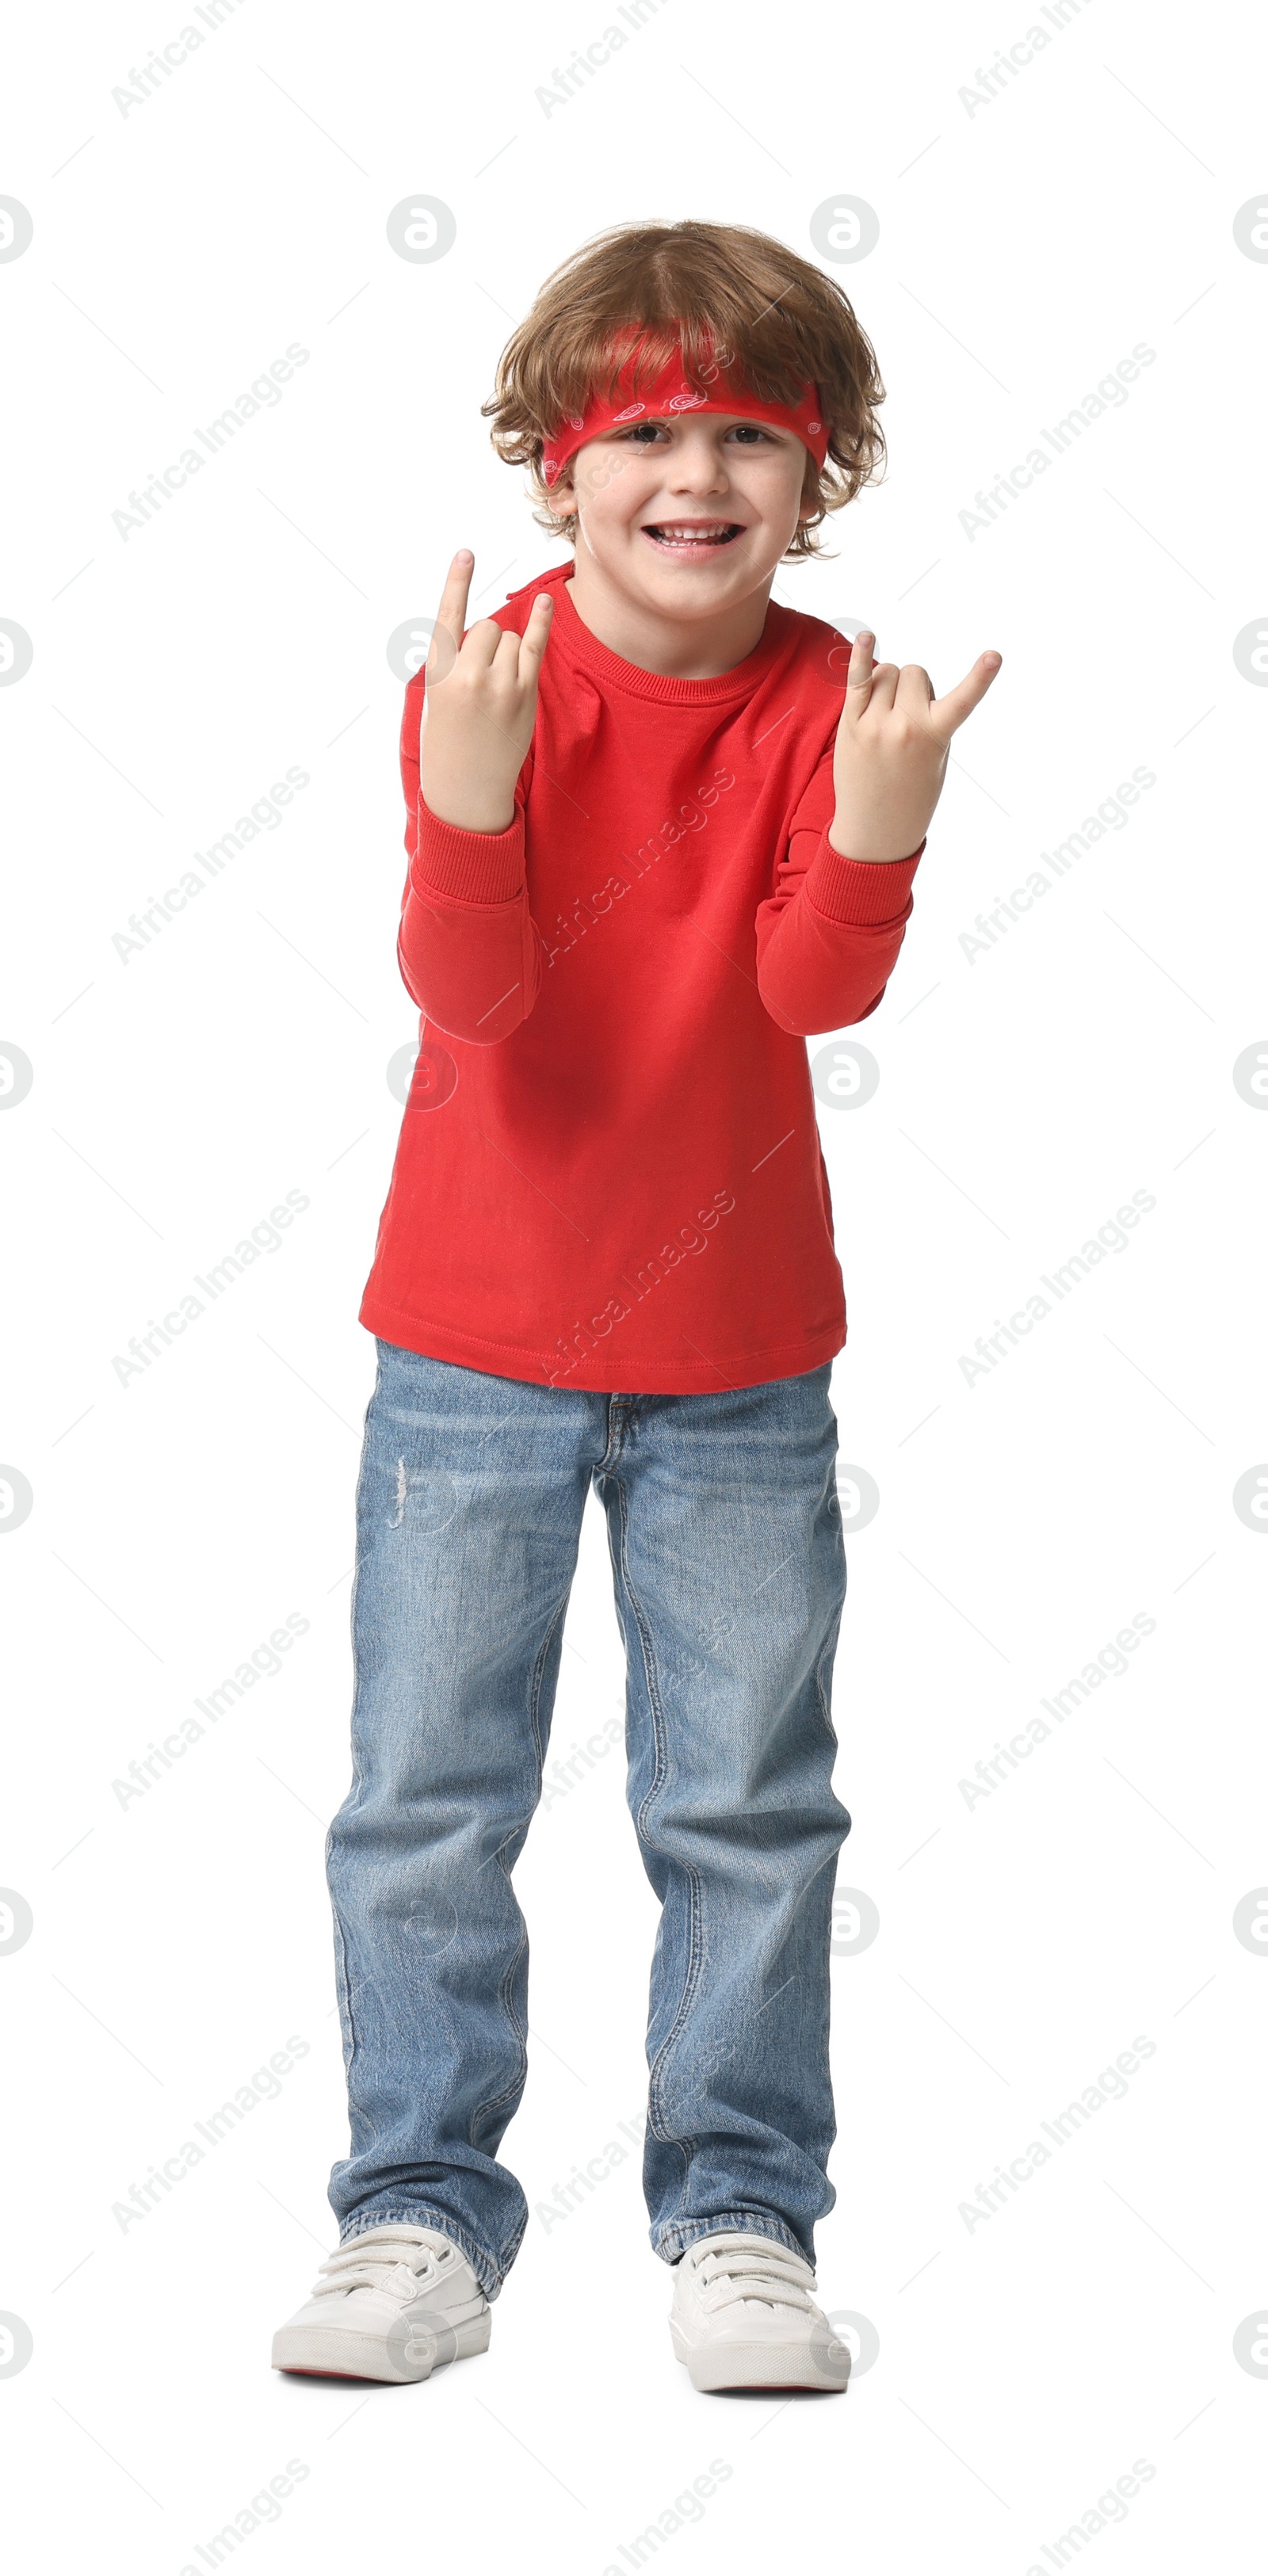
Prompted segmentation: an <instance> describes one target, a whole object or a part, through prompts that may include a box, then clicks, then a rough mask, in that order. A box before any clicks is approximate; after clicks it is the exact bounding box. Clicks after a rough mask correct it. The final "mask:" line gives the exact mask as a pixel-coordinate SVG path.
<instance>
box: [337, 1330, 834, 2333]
mask: <svg viewBox="0 0 1268 2576" xmlns="http://www.w3.org/2000/svg"><path fill="white" fill-rule="evenodd" d="M830 1378H831V1367H830V1365H825V1366H823V1367H821V1368H817V1369H812V1370H811V1371H810V1372H809V1373H808V1374H807V1375H805V1376H802V1377H790V1378H777V1379H772V1380H770V1381H769V1382H767V1383H766V1384H765V1385H761V1386H749V1387H739V1388H736V1389H733V1390H727V1391H723V1392H722V1393H720V1394H711V1395H647V1394H630V1395H605V1394H594V1393H590V1392H588V1391H587V1390H585V1389H584V1388H579V1387H578V1388H574V1389H571V1390H570V1389H568V1388H564V1387H549V1386H535V1385H532V1384H531V1383H528V1382H524V1381H521V1380H520V1379H517V1378H505V1377H494V1376H486V1375H485V1374H484V1372H483V1371H478V1370H474V1369H467V1368H459V1367H455V1366H454V1365H453V1364H452V1363H450V1362H449V1361H446V1360H433V1359H426V1358H423V1357H421V1356H420V1355H419V1354H418V1353H417V1352H414V1351H408V1350H401V1349H399V1348H397V1347H396V1345H395V1344H393V1343H390V1342H384V1341H380V1342H379V1344H378V1376H377V1379H376V1383H375V1388H374V1392H373V1395H372V1397H371V1399H370V1404H369V1407H368V1410H367V1414H366V1426H365V1448H364V1454H363V1458H362V1465H361V1475H360V1481H359V1485H358V1490H357V1568H356V1577H355V1582H354V1587H353V1602H352V1626H353V1646H354V1655H355V1671H356V1689H355V1700H354V1707H353V1720H352V1750H353V1782H352V1787H351V1789H350V1791H349V1794H348V1797H347V1798H346V1800H345V1802H344V1804H343V1806H342V1807H341V1808H340V1810H339V1813H338V1815H337V1816H336V1817H335V1820H334V1823H333V1824H332V1826H331V1829H330V1834H329V1839H328V1842H327V1865H328V1875H329V1882H330V1892H331V1900H332V1903H333V1907H334V1916H335V1958H336V1971H337V1980H338V1989H339V2003H340V2011H341V2014H342V2020H343V2041H344V2062H345V2066H346V2069H347V2078H348V2095H349V2113H350V2125H351V2153H350V2155H349V2156H348V2157H347V2158H345V2159H344V2160H343V2161H342V2162H340V2163H338V2164H336V2165H335V2167H334V2169H333V2171H332V2174H331V2180H330V2198H331V2203H332V2206H333V2208H334V2211H335V2214H336V2216H337V2218H338V2219H339V2222H340V2237H341V2241H342V2242H346V2241H347V2240H348V2239H349V2238H350V2237H353V2236H356V2235H358V2234H360V2233H361V2232H362V2231H363V2230H364V2229H366V2228H368V2227H376V2226H381V2225H383V2224H384V2223H385V2222H386V2221H388V2220H405V2221H409V2222H412V2223H414V2224H418V2225H425V2226H431V2227H438V2228H440V2229H442V2230H443V2231H444V2232H445V2233H446V2234H447V2235H449V2236H452V2237H453V2238H455V2239H456V2241H457V2243H458V2244H459V2245H460V2246H461V2247H462V2249H463V2252H464V2253H465V2254H466V2256H467V2258H468V2260H469V2261H470V2263H471V2264H472V2266H473V2268H474V2270H475V2272H476V2273H477V2275H478V2277H479V2279H480V2281H481V2282H482V2284H483V2286H484V2289H485V2291H486V2293H487V2294H488V2295H489V2296H490V2297H496V2295H497V2292H498V2290H499V2289H500V2287H501V2285H502V2281H503V2279H504V2277H505V2274H506V2271H507V2268H508V2265H509V2264H510V2263H511V2262H512V2260H513V2258H514V2256H515V2253H516V2251H517V2249H518V2247H519V2244H520V2240H521V2238H522V2236H523V2233H524V2228H525V2225H526V2223H527V2218H528V2209H527V2204H526V2201H525V2198H524V2194H523V2192H522V2190H521V2189H520V2186H519V2184H518V2182H517V2181H516V2180H515V2177H514V2175H513V2174H512V2173H510V2172H509V2171H508V2169H507V2167H506V2166H505V2165H503V2164H500V2163H499V2161H498V2152H497V2151H498V2147H499V2145H500V2143H501V2139H502V2136H503V2132H504V2131H505V2129H506V2127H507V2123H508V2122H509V2120H510V2119H511V2116H512V2114H513V2112H514V2111H515V2109H516V2107H517V2105H518V2103H519V2100H520V2096H521V2093H522V2092H523V2088H524V2079H525V2074H526V2071H527V2052H526V2046H525V2034H526V2023H527V1988H528V1940H527V1934H526V1930H525V1924H524V1917H523V1915H522V1913H521V1911H520V1907H519V1905H518V1903H517V1901H516V1896H515V1890H514V1886H513V1883H512V1875H511V1873H512V1870H513V1868H514V1865H515V1862H516V1860H517V1858H518V1856H519V1853H520V1851H521V1850H522V1848H523V1845H524V1841H525V1837H526V1835H527V1833H528V1828H529V1823H530V1821H531V1818H532V1815H533V1810H534V1808H535V1807H536V1805H537V1802H538V1799H539V1797H540V1794H541V1783H542V1764H543V1759H544V1757H545V1752H546V1745H547V1739H548V1735H549V1730H550V1718H551V1709H552V1705H553V1702H554V1696H555V1685H556V1681H557V1678H558V1673H559V1662H560V1654H561V1650H562V1643H563V1626H564V1613H565V1611H566V1609H567V1606H568V1595H569V1590H570V1587H571V1583H572V1578H573V1572H574V1569H575V1566H576V1559H577V1546H578V1539H579V1534H580V1529H581V1519H582V1513H583V1510H584V1506H585V1500H586V1495H587V1492H588V1491H589V1489H590V1486H591V1485H592V1484H593V1486H594V1488H595V1491H596V1493H597V1494H598V1496H599V1499H600V1501H601V1502H602V1504H603V1508H604V1511H605V1513H606V1516H607V1525H608V1541H609V1548H610V1553H611V1559H612V1570H613V1579H614V1585H615V1593H616V1608H617V1617H618V1620H619V1624H620V1629H621V1634H622V1637H623V1640H624V1644H625V1653H626V1670H627V1709H626V1747H627V1755H628V1784H627V1786H628V1797H629V1804H630V1810H631V1813H632V1815H633V1819H634V1828H635V1832H636V1833H637V1836H638V1841H639V1849H640V1852H641V1854H642V1859H643V1865H644V1868H645V1869H646V1872H647V1875H648V1878H649V1879H650V1881H651V1884H652V1886H653V1888H654V1890H655V1892H656V1895H657V1897H658V1898H659V1900H660V1905H661V1915H660V1923H659V1927H658V1931H657V1936H656V1942H655V1950H654V1955H653V1960H652V1971H651V2006H650V2018H649V2023H648V2031H647V2057H648V2066H649V2069H650V2081H649V2089H648V2109H647V2128H646V2140H645V2152H644V2161H643V2184H644V2191H645V2195H646V2200H647V2206H648V2210H649V2213H650V2217H651V2240H652V2244H653V2246H654V2247H655V2249H656V2251H657V2253H658V2254H660V2255H662V2256H663V2257H664V2259H665V2260H666V2261H667V2262H671V2263H672V2262H675V2261H677V2259H678V2257H679V2256H680V2255H681V2254H682V2252H683V2250H684V2248H685V2247H686V2246H688V2245H690V2244H691V2243H693V2242H694V2240H695V2239H696V2238H697V2237H700V2236H707V2235H711V2234H713V2233H714V2232H715V2231H716V2230H717V2229H719V2228H724V2227H742V2228H748V2229H752V2230H754V2231H755V2232H757V2233H759V2234H764V2235H768V2236H772V2237H775V2238H777V2239H778V2240H779V2241H780V2242H782V2243H783V2244H786V2245H790V2246H792V2247H793V2248H794V2249H795V2250H796V2251H798V2252H801V2253H803V2254H805V2255H807V2256H808V2257H809V2258H810V2259H811V2260H812V2261H813V2259H814V2234H813V2231H814V2223H815V2220H816V2219H817V2218H820V2217H822V2216H823V2215H824V2214H825V2213H826V2212H827V2211H828V2210H829V2209H831V2207H832V2205H833V2202H834V2199H835V2197H836V2195H835V2193H834V2191H833V2189H832V2186H831V2184H830V2183H829V2182H828V2180H827V2178H826V2173H825V2166H826V2162H827V2156H828V2150H829V2148H830V2146H831V2144H832V2140H833V2137H834V2135H835V2122H834V2117H833V2107H832V2091H831V2083H830V2079H829V2073H828V1971H829V1945H830V1933H831V1919H832V1891H833V1880H834V1876H835V1863H836V1857H837V1852H838V1850H839V1848H840V1845H841V1843H842V1842H843V1840H844V1838H845V1836H846V1834H847V1833H848V1832H849V1829H850V1819H849V1816H848V1815H847V1813H846V1811H845V1809H844V1807H843V1806H842V1805H841V1804H840V1803H839V1801H838V1800H837V1798H836V1797H834V1795H833V1790H832V1767H833V1760H834V1756H835V1753H836V1737H835V1734H834V1732H833V1727H832V1719H831V1715H830V1708H829V1693H830V1687H831V1674H832V1659H833V1655H834V1652H835V1648H836V1641H837V1631H838V1627H839V1624H840V1617H841V1607H842V1602H843V1599H844V1593H845V1555H844V1549H843V1546H842V1538H841V1515H840V1508H839V1505H838V1502H837V1497H836V1485H835V1460H836V1446H837V1431H836V1417H835V1415H834V1413H833V1410H832V1405H831V1401H830V1397H829V1392H828V1389H829V1381H830Z"/></svg>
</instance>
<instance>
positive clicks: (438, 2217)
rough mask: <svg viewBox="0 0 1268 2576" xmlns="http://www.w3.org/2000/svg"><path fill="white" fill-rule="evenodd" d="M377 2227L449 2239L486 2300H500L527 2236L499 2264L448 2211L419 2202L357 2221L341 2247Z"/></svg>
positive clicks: (370, 2213) (342, 2238) (369, 2214)
mask: <svg viewBox="0 0 1268 2576" xmlns="http://www.w3.org/2000/svg"><path fill="white" fill-rule="evenodd" d="M376 2227H434V2228H435V2229H436V2231H437V2234H438V2235H440V2236H447V2237H448V2238H449V2240H450V2242H451V2243H452V2244H454V2245H456V2246H457V2247H458V2249H459V2251H460V2252H461V2253H462V2254H465V2256H466V2258H467V2261H468V2262H469V2264H470V2265H471V2269H472V2271H473V2272H474V2273H475V2276H476V2279H477V2280H478V2282H479V2284H480V2287H481V2289H482V2290H483V2291H484V2294H485V2296H486V2298H490V2297H491V2298H496V2297H497V2294H498V2291H499V2290H500V2289H501V2287H502V2284H503V2282H504V2281H505V2279H506V2275H507V2273H508V2272H509V2270H510V2268H511V2265H512V2263H513V2262H514V2260H515V2256H516V2254H517V2252H518V2251H519V2246H520V2241H521V2239H522V2237H523V2233H524V2230H523V2228H522V2227H521V2229H520V2233H519V2236H517V2237H516V2239H515V2243H514V2244H513V2246H512V2247H511V2250H510V2252H509V2253H508V2254H507V2256H506V2258H505V2261H504V2262H503V2263H501V2264H499V2263H498V2262H497V2260H496V2259H495V2257H494V2256H493V2255H491V2254H490V2253H488V2252H487V2251H486V2249H485V2247H484V2246H483V2245H480V2244H478V2243H477V2241H476V2239H475V2237H474V2236H472V2235H470V2234H469V2233H468V2231H467V2229H466V2228H465V2227H464V2226H462V2224H461V2222H460V2221H459V2220H458V2219H456V2218H453V2217H451V2215H450V2213H449V2211H448V2210H444V2209H436V2208H435V2207H434V2206H433V2205H432V2203H431V2202H430V2201H419V2202H417V2203H416V2204H415V2205H414V2206H413V2207H412V2208H409V2209H377V2210H371V2211H367V2212H366V2214H365V2216H364V2219H363V2220H360V2221H354V2222H353V2223H351V2224H350V2225H349V2226H348V2227H347V2228H346V2229H345V2230H344V2231H343V2232H342V2233H341V2235H340V2238H339V2243H340V2245H341V2246H344V2245H351V2244H353V2243H354V2241H355V2239H356V2238H357V2237H358V2236H368V2235H369V2234H370V2232H371V2230H372V2229H373V2228H376Z"/></svg>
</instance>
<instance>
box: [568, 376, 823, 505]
mask: <svg viewBox="0 0 1268 2576" xmlns="http://www.w3.org/2000/svg"><path fill="white" fill-rule="evenodd" d="M690 411H722V412H730V413H732V414H733V415H735V416H736V417H737V418H739V419H742V420H766V421H770V422H771V423H772V424H773V425H774V427H775V428H777V429H791V430H793V431H794V432H795V433H796V436H797V437H798V438H799V439H800V440H801V442H802V445H803V446H804V447H807V448H809V450H810V453H811V455H812V456H813V458H814V461H815V463H816V465H820V466H821V465H822V464H823V461H824V458H825V457H826V455H827V453H828V429H827V423H826V422H825V421H824V419H823V417H822V414H821V409H820V403H819V397H818V393H817V391H816V389H815V387H814V386H813V385H803V386H802V389H801V392H800V394H799V396H798V398H797V401H796V402H795V403H781V402H763V401H762V399H761V397H760V395H758V394H755V393H753V392H751V391H750V389H749V387H748V386H747V385H746V384H745V382H744V379H743V377H742V376H741V375H740V374H739V373H738V372H729V373H728V372H727V371H725V370H721V369H719V370H715V371H714V383H713V390H712V391H711V392H710V393H707V394H700V393H697V392H696V390H695V387H694V386H693V385H690V384H688V382H687V378H686V376H685V374H684V372H683V364H682V358H681V355H680V356H679V357H677V358H676V359H673V360H671V362H670V363H669V365H668V366H666V367H664V368H662V370H661V373H660V374H659V376H657V377H655V378H654V380H653V381H652V382H651V383H650V384H647V385H644V387H643V390H642V392H641V393H636V391H635V388H634V359H633V357H630V358H628V359H627V360H626V363H625V366H624V367H623V368H622V371H621V374H620V376H619V377H618V379H617V384H616V390H615V392H614V393H613V394H612V395H610V396H609V395H605V394H598V393H596V394H594V395H592V396H591V399H590V401H589V403H588V404H587V406H586V409H585V410H584V412H569V413H568V414H567V416H566V418H565V419H564V420H563V421H562V422H561V423H560V426H559V428H558V429H557V430H556V432H555V435H554V437H553V438H547V439H545V440H544V441H543V443H542V475H543V479H544V481H545V482H547V483H554V482H557V481H558V478H559V476H560V474H561V473H562V472H563V469H564V466H565V465H566V464H567V462H568V459H569V457H570V456H575V454H576V452H577V449H578V448H579V447H584V446H585V444H586V441H587V439H590V438H598V437H599V436H600V435H601V434H602V432H603V431H604V430H605V429H624V428H625V427H626V426H627V425H628V424H629V423H630V422H632V421H636V420H666V419H672V418H674V417H675V416H677V415H678V414H679V413H682V412H690Z"/></svg>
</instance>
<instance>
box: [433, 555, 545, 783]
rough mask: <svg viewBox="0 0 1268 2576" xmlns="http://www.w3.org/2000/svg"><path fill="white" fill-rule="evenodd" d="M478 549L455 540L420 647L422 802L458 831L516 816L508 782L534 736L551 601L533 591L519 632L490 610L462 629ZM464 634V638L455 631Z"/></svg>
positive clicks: (515, 772) (518, 768)
mask: <svg viewBox="0 0 1268 2576" xmlns="http://www.w3.org/2000/svg"><path fill="white" fill-rule="evenodd" d="M474 569H475V556H474V555H473V554H472V553H471V550H470V548H469V547H467V546H463V547H461V548H460V550H459V552H458V553H457V554H456V555H455V556H454V559H453V562H452V563H451V565H450V567H449V578H448V580H447V582H446V583H445V587H444V591H443V594H442V596H441V602H440V613H439V616H438V617H437V620H436V624H435V627H434V629H433V632H432V639H431V646H430V649H429V651H428V655H427V662H426V672H427V682H426V688H425V692H424V697H423V720H422V730H421V732H420V735H419V747H418V756H419V772H420V781H421V785H422V793H423V803H424V804H425V805H426V807H427V809H428V811H429V812H430V813H432V814H434V815H435V816H436V819H437V821H438V822H440V823H453V824H456V826H457V828H458V830H459V831H462V832H505V831H506V830H507V828H508V826H509V825H510V824H511V823H512V822H513V821H514V817H515V781H516V779H517V778H518V776H519V774H520V770H521V769H522V767H523V765H524V761H525V758H526V756H527V753H528V748H529V744H530V743H531V741H532V739H533V725H534V722H535V720H536V716H537V674H538V672H539V671H540V669H541V666H542V657H543V655H544V653H545V651H546V639H547V636H548V635H549V633H550V621H551V617H552V615H553V613H554V601H553V599H551V598H550V596H549V595H548V593H546V592H543V591H539V592H538V594H537V597H536V599H535V600H534V601H533V605H532V610H531V613H530V615H529V620H528V625H527V627H526V628H525V630H524V633H523V634H522V635H514V634H508V633H505V632H504V631H503V629H502V628H501V627H500V626H497V625H495V623H494V621H493V619H492V618H491V617H480V618H477V620H476V623H475V625H474V626H473V627H472V628H471V630H470V633H469V634H467V635H465V636H464V635H463V632H462V629H463V621H464V619H465V617H466V613H467V593H468V591H469V590H470V588H471V575H472V572H473V571H474ZM459 639H461V641H460V640H459Z"/></svg>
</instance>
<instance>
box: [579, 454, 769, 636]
mask: <svg viewBox="0 0 1268 2576" xmlns="http://www.w3.org/2000/svg"><path fill="white" fill-rule="evenodd" d="M806 465H807V455H806V450H805V448H804V447H803V446H802V443H801V440H800V439H799V438H797V437H795V436H794V435H793V433H792V432H791V431H790V430H782V429H776V428H774V427H772V426H771V425H769V424H768V423H767V422H765V421H758V420H747V419H741V418H739V417H738V416H735V415H732V416H728V415H727V414H725V413H723V412H696V413H694V414H692V415H691V416H689V417H685V418H684V417H675V418H672V419H668V420H640V421H637V422H636V423H635V424H634V426H633V428H631V429H620V430H618V429H613V430H608V431H606V432H605V433H604V434H603V435H602V436H601V437H599V438H592V439H589V440H588V441H587V443H586V445H585V446H584V447H580V448H578V450H577V452H576V454H575V456H573V457H572V458H570V460H569V464H568V467H567V469H566V472H565V474H564V476H563V477H561V479H560V481H559V482H558V483H557V484H556V485H555V486H554V488H553V490H552V492H551V495H550V506H551V508H552V509H553V510H554V511H555V512H556V513H557V514H558V516H559V517H561V518H567V517H571V516H572V515H573V514H574V512H575V513H576V517H577V528H576V540H577V555H578V562H579V563H580V562H581V560H582V558H583V557H584V556H585V555H587V554H588V555H589V556H590V558H591V559H592V561H593V562H594V564H595V566H596V568H597V569H598V570H599V571H600V572H601V573H602V574H604V575H605V576H606V577H607V579H608V580H609V581H610V582H612V583H613V584H614V585H615V587H616V588H617V589H618V590H620V591H621V592H623V593H624V594H625V596H626V597H627V598H628V599H629V600H630V601H631V602H636V603H637V604H638V605H639V606H640V607H642V608H644V609H649V610H651V611H652V612H653V613H655V614H658V615H660V616H663V617H668V618H671V619H675V620H677V619H685V620H690V619H694V618H698V617H716V616H717V615H718V614H719V612H725V611H726V610H727V609H728V608H733V607H736V606H737V605H738V604H739V602H740V601H742V600H744V599H746V598H749V597H750V596H752V595H753V594H754V593H762V594H763V595H765V594H766V593H767V592H768V591H769V588H770V584H771V581H772V579H773V577H774V574H775V570H776V567H777V565H778V564H779V561H780V559H781V557H782V556H783V555H784V554H786V552H787V550H788V547H789V545H790V544H791V542H792V539H793V537H794V536H795V534H796V531H797V525H798V522H799V520H800V519H802V518H803V517H805V516H806V515H807V510H808V506H809V505H807V504H805V503H803V499H802V492H803V486H804V483H805V476H806Z"/></svg>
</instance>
